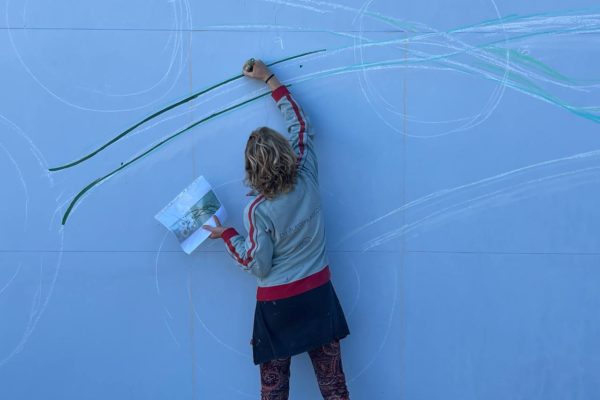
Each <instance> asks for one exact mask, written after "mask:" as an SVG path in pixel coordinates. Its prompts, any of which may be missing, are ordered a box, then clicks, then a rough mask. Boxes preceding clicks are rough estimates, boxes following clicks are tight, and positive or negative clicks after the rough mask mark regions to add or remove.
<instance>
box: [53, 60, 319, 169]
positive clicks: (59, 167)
mask: <svg viewBox="0 0 600 400" xmlns="http://www.w3.org/2000/svg"><path fill="white" fill-rule="evenodd" d="M323 51H326V50H325V49H321V50H315V51H309V52H306V53H302V54H298V55H295V56H292V57H287V58H284V59H281V60H278V61H275V62H273V63H270V64H267V66H269V67H270V66H273V65H276V64H280V63H283V62H285V61H290V60H294V59H296V58H300V57H304V56H308V55H311V54H315V53H321V52H323ZM243 76H244V75H243V74H240V75H236V76H234V77H232V78H229V79H226V80H224V81H222V82H219V83H217V84H216V85H213V86H211V87H209V88H207V89H204V90H202V91H200V92H197V93H194V94H192V95H191V96H188V97H186V98H185V99H183V100H180V101H178V102H176V103H173V104H171V105H169V106H168V107H165V108H163V109H161V110H159V111H157V112H155V113H154V114H151V115H149V116H148V117H146V118H144V119H143V120H141V121H140V122H138V123H136V124H135V125H132V126H131V127H129V128H127V129H126V130H124V131H123V132H121V133H120V134H119V135H117V136H116V137H114V138H113V139H111V140H109V141H108V142H106V143H105V144H103V145H102V146H100V147H98V148H97V149H96V150H94V151H92V152H91V153H89V154H87V155H85V156H83V157H81V158H80V159H78V160H75V161H73V162H71V163H68V164H64V165H60V166H58V167H52V168H49V169H48V170H49V171H52V172H55V171H60V170H61V169H67V168H71V167H74V166H75V165H77V164H80V163H82V162H84V161H85V160H88V159H90V158H92V157H94V156H95V155H96V154H98V153H100V152H101V151H102V150H104V149H106V148H107V147H109V146H110V145H112V144H114V143H116V142H117V141H119V140H121V139H122V138H124V137H125V136H127V135H128V134H129V133H130V132H131V131H133V130H134V129H136V128H137V127H139V126H140V125H143V124H144V123H146V122H148V121H150V120H151V119H153V118H156V117H158V116H159V115H161V114H163V113H165V112H167V111H169V110H172V109H173V108H175V107H179V106H180V105H182V104H185V103H187V102H189V101H191V100H194V99H195V98H197V97H199V96H201V95H203V94H205V93H208V92H210V91H211V90H214V89H216V88H218V87H221V86H223V85H226V84H228V83H230V82H233V81H235V80H237V79H240V78H241V77H243Z"/></svg>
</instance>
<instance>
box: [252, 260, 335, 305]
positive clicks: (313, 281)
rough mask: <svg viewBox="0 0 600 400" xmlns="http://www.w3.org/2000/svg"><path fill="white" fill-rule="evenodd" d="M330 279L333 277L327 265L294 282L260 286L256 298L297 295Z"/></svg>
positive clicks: (260, 299) (279, 297)
mask: <svg viewBox="0 0 600 400" xmlns="http://www.w3.org/2000/svg"><path fill="white" fill-rule="evenodd" d="M329 279H331V272H330V271H329V266H325V268H323V269H322V270H321V271H319V272H317V273H314V274H312V275H309V276H307V277H306V278H302V279H298V280H297V281H294V282H290V283H285V284H283V285H277V286H268V287H259V288H258V289H257V290H256V299H257V300H258V301H272V300H281V299H285V298H287V297H292V296H297V295H299V294H302V293H304V292H308V291H309V290H311V289H314V288H317V287H319V286H321V285H324V284H326V283H327V282H329Z"/></svg>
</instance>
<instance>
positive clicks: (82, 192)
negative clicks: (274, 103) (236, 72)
mask: <svg viewBox="0 0 600 400" xmlns="http://www.w3.org/2000/svg"><path fill="white" fill-rule="evenodd" d="M287 86H288V87H289V86H291V85H287ZM269 94H271V92H266V93H263V94H261V95H259V96H256V97H253V98H251V99H249V100H246V101H243V102H241V103H238V104H236V105H234V106H231V107H228V108H226V109H224V110H221V111H218V112H216V113H214V114H211V115H209V116H208V117H206V118H202V119H201V120H200V121H196V122H194V123H193V124H191V125H189V126H187V127H185V128H183V129H182V130H180V131H179V132H176V133H174V134H173V135H171V136H169V137H168V138H166V139H164V140H162V141H161V142H159V143H158V144H156V145H154V146H152V147H151V148H150V149H148V150H146V151H145V152H143V153H142V154H140V155H139V156H137V157H135V158H133V159H132V160H129V161H127V162H126V163H125V164H123V165H121V166H120V167H119V168H117V169H115V170H113V171H111V172H109V173H108V174H106V175H104V176H102V177H100V178H98V179H96V180H94V181H93V182H92V183H90V184H89V185H87V186H86V187H84V188H83V189H82V190H81V191H80V192H79V193H77V195H76V196H75V197H74V198H73V200H71V203H70V204H69V207H68V208H67V211H66V212H65V214H64V215H63V218H62V224H63V225H65V224H66V223H67V219H68V218H69V215H70V214H71V211H73V207H74V206H75V204H77V202H78V201H79V199H80V198H81V197H82V196H83V195H84V194H85V193H87V192H88V191H89V190H90V189H92V188H93V187H94V186H96V185H98V184H99V183H100V182H102V181H104V180H106V179H108V178H110V177H111V176H113V175H115V174H116V173H117V172H119V171H121V170H123V169H124V168H127V167H128V166H129V165H131V164H133V163H134V162H136V161H137V160H139V159H140V158H143V157H145V156H147V155H148V154H150V153H151V152H153V151H154V150H156V149H158V148H159V147H161V146H162V145H164V144H165V143H167V142H169V141H171V140H173V139H174V138H176V137H177V136H179V135H181V134H182V133H184V132H187V131H189V130H190V129H192V128H193V127H195V126H197V125H200V124H201V123H203V122H206V121H208V120H211V119H213V118H215V117H217V116H219V115H221V114H225V113H226V112H228V111H231V110H235V109H236V108H239V107H242V106H243V105H246V104H248V103H250V102H253V101H255V100H258V99H260V98H262V97H265V96H267V95H269Z"/></svg>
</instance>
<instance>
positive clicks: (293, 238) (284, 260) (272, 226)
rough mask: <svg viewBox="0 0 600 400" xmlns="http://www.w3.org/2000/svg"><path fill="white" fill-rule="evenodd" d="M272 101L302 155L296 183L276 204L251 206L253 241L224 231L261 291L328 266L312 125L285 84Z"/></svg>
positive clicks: (261, 201)
mask: <svg viewBox="0 0 600 400" xmlns="http://www.w3.org/2000/svg"><path fill="white" fill-rule="evenodd" d="M272 97H273V99H274V100H275V102H276V103H277V107H278V108H279V110H280V111H281V114H282V115H283V118H284V120H285V125H286V127H287V131H288V133H289V141H290V144H291V145H292V148H293V149H294V151H295V153H296V155H297V157H298V170H297V182H296V185H295V187H294V189H293V190H292V191H291V192H289V193H285V194H281V195H279V196H277V197H276V198H274V199H272V200H269V199H266V198H265V197H264V196H263V195H259V196H258V197H256V198H255V199H254V201H252V202H251V203H250V204H248V205H247V206H246V208H245V210H244V225H245V227H246V230H247V231H248V236H247V237H244V236H242V235H240V234H239V233H238V232H237V231H236V230H235V229H233V228H229V229H227V230H226V231H225V232H223V240H224V241H225V243H226V245H227V250H228V252H229V254H230V255H231V256H232V257H233V258H234V259H235V261H236V262H237V263H238V265H239V266H241V267H242V268H243V269H244V270H246V271H247V272H249V273H251V274H253V275H255V276H256V277H257V278H258V286H259V288H260V287H271V286H277V285H282V284H287V283H290V282H295V281H298V280H300V279H302V278H306V277H307V276H310V275H313V274H315V273H316V272H319V271H321V270H323V269H324V268H325V267H326V266H327V264H328V260H327V255H326V254H325V231H324V224H323V216H322V212H321V200H320V197H319V187H318V173H317V169H318V166H317V157H316V154H315V151H314V148H313V138H314V133H313V130H312V127H311V126H310V124H309V123H308V120H307V119H306V117H305V116H304V113H303V112H302V109H301V108H300V106H299V105H298V103H297V102H296V101H295V100H294V98H293V97H292V95H291V94H290V92H289V91H288V89H287V88H286V87H285V86H280V87H279V88H277V89H276V90H274V91H273V93H272ZM327 272H328V271H327Z"/></svg>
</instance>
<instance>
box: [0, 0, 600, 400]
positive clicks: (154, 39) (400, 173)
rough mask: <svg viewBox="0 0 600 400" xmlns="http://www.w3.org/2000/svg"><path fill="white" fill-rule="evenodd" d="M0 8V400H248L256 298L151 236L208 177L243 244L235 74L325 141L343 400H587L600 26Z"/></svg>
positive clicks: (108, 7) (256, 11) (540, 19)
mask: <svg viewBox="0 0 600 400" xmlns="http://www.w3.org/2000/svg"><path fill="white" fill-rule="evenodd" d="M0 6H1V7H0V10H1V12H0V15H1V16H2V17H1V18H0V25H1V26H2V29H0V49H1V53H2V57H1V58H0V65H1V71H2V74H0V87H1V88H2V96H0V182H1V183H2V195H1V200H0V223H1V229H0V398H2V399H33V398H47V399H59V398H60V399H107V398H112V399H204V398H210V399H228V400H230V399H248V398H258V392H259V383H260V382H259V377H258V369H257V367H256V366H254V365H253V363H252V357H251V356H252V352H251V346H250V344H249V340H250V337H251V330H252V317H253V312H254V304H255V288H256V283H255V281H254V278H253V277H252V276H250V275H248V274H246V273H244V272H242V271H240V270H239V269H238V268H237V267H236V266H235V264H234V263H233V261H232V260H231V259H230V257H229V256H228V254H227V253H226V252H225V248H224V246H223V243H221V242H220V241H214V242H213V241H211V242H207V243H204V244H202V245H201V246H200V247H199V248H198V249H197V250H196V251H195V252H193V253H192V254H191V255H187V254H185V253H184V252H183V251H182V250H181V247H180V246H179V242H178V240H177V238H176V237H175V236H174V235H173V234H171V233H170V232H168V231H167V230H166V229H165V228H164V227H163V226H162V225H160V223H158V222H157V221H156V220H155V219H154V215H155V214H156V213H157V212H158V211H160V210H161V209H162V208H163V207H164V206H165V205H166V204H167V203H168V202H169V201H171V200H172V199H173V198H174V197H175V196H176V195H177V194H178V193H180V192H181V190H183V188H185V187H186V186H188V185H189V184H190V183H191V182H192V181H194V180H195V179H196V178H197V177H198V176H200V175H203V176H204V177H206V179H208V180H209V181H210V183H211V184H212V185H213V187H214V190H215V192H216V193H217V194H218V196H219V199H220V201H221V202H222V203H223V205H224V206H225V207H226V209H227V211H228V214H229V219H228V221H227V224H228V225H232V226H234V227H236V228H237V229H239V230H242V229H243V224H242V211H243V208H244V206H245V205H246V204H247V202H248V201H249V199H250V198H249V197H248V196H246V193H247V192H248V188H247V187H245V186H244V183H243V178H244V164H243V150H244V146H245V142H246V139H247V137H248V134H249V133H250V132H251V131H252V130H253V129H254V128H256V127H259V126H264V125H266V126H271V127H273V128H275V129H278V130H280V131H283V130H284V127H283V121H282V120H281V116H280V115H279V113H278V111H277V110H276V108H275V106H274V103H273V101H272V99H270V97H269V96H268V94H269V93H268V92H267V91H266V87H264V86H261V85H259V84H257V83H256V82H250V81H249V80H248V79H246V78H244V77H242V76H241V75H240V73H241V67H242V64H243V63H244V61H245V60H246V59H248V58H250V57H257V58H261V59H263V60H264V61H265V62H267V63H269V64H272V66H271V69H272V70H273V71H274V72H275V73H276V74H277V75H278V77H280V79H281V80H282V82H284V83H285V84H288V85H291V86H290V90H291V91H292V92H293V93H294V95H295V97H296V98H297V99H298V101H299V102H300V103H301V104H302V106H303V108H304V111H305V113H306V114H307V115H308V117H309V118H310V120H311V122H312V123H313V126H314V127H315V131H316V133H317V136H316V148H317V155H318V157H319V168H320V171H319V173H320V185H321V186H320V188H321V196H322V201H323V212H324V215H325V221H326V226H327V228H326V229H327V241H328V249H329V259H330V268H331V270H332V274H333V282H334V285H335V287H336V290H337V292H338V295H339V297H340V301H341V303H342V306H343V308H344V310H345V312H346V316H347V318H348V322H349V325H350V331H351V334H350V336H349V337H348V338H346V339H344V340H343V342H342V352H343V355H344V370H345V372H346V376H347V379H348V383H349V388H350V392H351V395H352V398H353V399H372V398H377V399H382V400H387V399H389V400H392V399H393V400H395V399H411V400H413V399H414V400H420V399H423V400H434V399H444V400H446V399H461V400H468V399H473V400H479V399H486V400H492V399H498V400H500V399H502V400H505V399H527V400H532V399H544V400H550V399H596V398H598V397H599V396H600V380H598V378H597V371H598V370H599V369H600V320H599V318H598V309H599V308H600V291H599V289H598V288H599V287H600V268H599V266H600V233H599V230H598V229H599V228H598V227H599V226H600V211H599V209H598V204H599V200H600V186H599V183H600V68H599V67H600V8H599V7H598V4H597V2H594V1H591V0H574V1H570V2H568V3H567V2H559V1H537V0H535V1H527V2H522V1H516V0H480V1H476V0H461V1H458V2H447V1H439V0H427V1H420V2H417V1H413V2H399V1H394V0H368V1H364V0H348V1H344V2H330V1H320V0H255V1H241V0H223V1H219V2H202V3H201V2H192V1H189V0H168V1H165V0H143V1H142V0H129V1H126V2H123V1H116V0H103V1H97V0H87V1H69V0H55V1H52V2H48V1H41V0H2V1H0ZM319 396H320V395H319V391H318V387H317V384H316V380H315V378H314V373H313V370H312V366H311V364H310V360H309V358H308V356H306V355H301V356H298V357H295V358H294V360H293V363H292V381H291V398H297V399H317V398H320V397H319Z"/></svg>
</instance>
